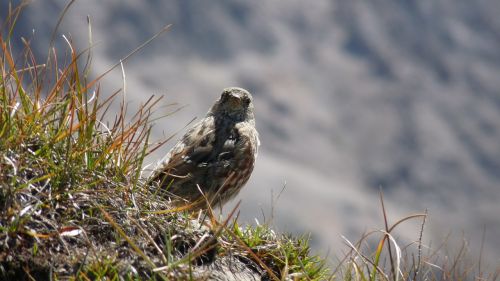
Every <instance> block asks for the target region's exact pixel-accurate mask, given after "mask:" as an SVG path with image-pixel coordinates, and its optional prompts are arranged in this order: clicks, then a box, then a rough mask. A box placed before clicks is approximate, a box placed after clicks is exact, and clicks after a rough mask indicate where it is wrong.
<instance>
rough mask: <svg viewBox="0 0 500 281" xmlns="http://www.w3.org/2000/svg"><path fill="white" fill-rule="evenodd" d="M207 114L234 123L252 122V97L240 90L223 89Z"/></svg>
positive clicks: (232, 88)
mask: <svg viewBox="0 0 500 281" xmlns="http://www.w3.org/2000/svg"><path fill="white" fill-rule="evenodd" d="M209 114H212V115H215V116H219V115H223V116H227V117H229V118H231V119H233V120H234V121H236V122H241V121H253V119H254V116H253V103H252V95H251V94H250V93H249V92H248V91H247V90H245V89H242V88H238V87H230V88H225V89H224V90H223V91H222V94H221V96H220V98H219V99H218V100H217V102H216V103H215V104H214V106H213V107H212V109H211V110H210V112H209Z"/></svg>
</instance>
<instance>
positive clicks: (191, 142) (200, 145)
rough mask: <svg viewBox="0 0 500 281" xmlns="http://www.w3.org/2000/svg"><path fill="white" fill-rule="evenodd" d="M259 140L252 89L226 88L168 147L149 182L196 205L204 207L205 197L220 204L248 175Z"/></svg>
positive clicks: (212, 204)
mask: <svg viewBox="0 0 500 281" xmlns="http://www.w3.org/2000/svg"><path fill="white" fill-rule="evenodd" d="M258 146H259V136H258V133H257V130H256V129H255V119H254V114H253V103H252V96H251V94H250V93H249V92H248V91H246V90H244V89H241V88H236V87H232V88H226V89H224V91H223V92H222V94H221V96H220V98H219V99H218V100H217V101H216V102H215V104H214V105H213V106H212V108H211V109H210V110H209V111H208V113H207V115H206V116H205V118H203V119H202V120H201V121H200V122H198V123H197V124H195V125H194V126H193V127H192V128H191V129H190V130H189V131H188V132H187V133H186V134H185V135H184V136H183V137H182V139H181V140H180V141H179V142H178V143H177V144H176V145H175V146H174V147H173V148H172V149H171V150H170V151H169V153H168V154H167V156H166V157H165V159H164V160H162V162H161V164H160V165H159V167H158V168H157V169H155V172H154V173H153V176H152V178H151V180H150V184H152V185H153V186H154V187H159V188H161V189H162V191H163V192H164V194H167V196H169V197H170V198H172V199H173V201H174V202H184V204H188V203H191V206H192V207H193V208H194V209H199V208H206V207H207V205H206V202H207V200H206V199H208V201H209V203H210V205H211V206H219V205H220V206H222V205H223V204H225V203H226V202H227V201H229V200H230V199H231V198H233V197H234V196H236V194H238V192H239V191H240V190H241V188H242V187H243V186H244V185H245V183H246V182H247V181H248V179H249V178H250V175H251V173H252V171H253V167H254V163H255V158H256V156H257V149H258ZM200 190H201V192H200ZM202 192H203V194H204V195H205V197H206V199H205V198H204V197H203V196H202Z"/></svg>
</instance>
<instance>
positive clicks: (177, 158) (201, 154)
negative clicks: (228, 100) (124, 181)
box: [154, 117, 215, 179]
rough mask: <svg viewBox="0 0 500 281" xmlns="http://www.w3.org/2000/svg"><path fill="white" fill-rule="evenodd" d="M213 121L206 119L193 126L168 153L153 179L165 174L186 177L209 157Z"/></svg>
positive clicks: (210, 118) (211, 148)
mask: <svg viewBox="0 0 500 281" xmlns="http://www.w3.org/2000/svg"><path fill="white" fill-rule="evenodd" d="M214 127H215V126H214V119H213V118H212V117H207V118H204V119H203V120H201V121H200V122H199V123H197V124H195V125H194V126H193V127H192V128H191V129H190V130H189V131H188V132H187V133H186V134H185V135H184V136H183V137H182V139H181V140H180V141H179V142H178V143H177V144H176V145H175V146H174V147H173V148H172V149H171V150H170V151H169V153H168V154H167V156H166V157H165V159H164V160H163V161H162V163H161V165H160V167H159V168H157V169H156V170H157V171H158V172H159V173H158V174H157V175H156V176H155V177H154V178H155V179H157V178H158V177H159V176H161V177H163V176H164V175H165V172H167V173H169V174H171V175H172V176H174V177H179V178H182V177H187V176H189V173H191V172H193V170H194V168H196V166H197V165H198V164H199V163H201V162H203V161H204V160H205V159H206V158H208V157H210V155H211V153H212V150H213V147H212V144H213V140H214V138H215V132H214Z"/></svg>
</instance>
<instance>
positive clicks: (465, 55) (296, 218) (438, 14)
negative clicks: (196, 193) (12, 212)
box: [0, 0, 500, 263]
mask: <svg viewBox="0 0 500 281" xmlns="http://www.w3.org/2000/svg"><path fill="white" fill-rule="evenodd" d="M6 2H8V1H2V2H1V3H0V16H1V17H2V19H3V17H4V15H5V11H6V9H7V3H6ZM65 4H66V3H64V1H55V0H54V1H48V0H47V1H33V2H32V3H31V4H30V5H29V6H28V7H27V10H26V12H25V13H24V14H23V15H22V17H23V18H22V20H20V21H19V23H20V24H19V25H18V26H17V28H18V29H17V30H16V36H14V38H20V36H23V37H25V38H27V39H29V38H33V44H34V46H35V47H37V46H39V49H38V51H39V52H46V50H47V48H46V46H48V44H49V42H50V37H51V35H52V31H53V29H54V26H55V25H56V23H57V20H58V15H59V14H60V13H61V11H62V10H63V8H64V5H65ZM499 13H500V2H498V1H493V0H485V1H474V2H471V1H467V0H443V1H439V2H435V1H430V0H421V1H396V0H376V1H326V0H324V1H314V2H307V3H306V2H304V1H295V0H294V1H287V2H286V3H284V2H280V1H252V2H248V1H218V2H207V1H199V0H198V1H189V2H187V1H182V0H179V1H149V2H142V1H141V2H139V1H132V0H128V1H117V0H115V1H106V2H102V1H96V0H91V1H76V3H75V4H74V5H73V6H72V7H71V8H70V9H69V11H68V15H67V16H66V17H65V18H64V20H63V22H62V23H61V27H60V29H59V30H58V32H57V33H56V37H55V42H56V47H57V46H59V45H60V44H65V43H64V40H63V39H62V34H65V35H66V36H68V37H69V36H71V37H72V38H73V41H74V42H75V43H76V44H77V45H78V46H81V47H82V48H80V49H83V48H84V47H85V46H87V45H88V44H89V40H88V28H87V23H86V22H87V20H86V17H87V15H89V16H90V19H91V22H92V38H93V39H92V40H93V42H94V43H95V44H96V45H95V47H94V48H93V49H92V52H93V55H94V60H93V65H94V66H93V69H94V70H95V73H96V74H99V73H102V72H104V71H105V70H106V69H107V68H109V67H110V66H111V65H113V64H114V63H116V62H117V61H118V60H119V59H120V58H121V57H123V56H125V55H126V54H127V53H128V52H129V51H130V50H132V49H134V48H135V47H136V46H138V45H139V44H141V43H142V42H144V41H145V40H147V39H148V38H149V37H151V36H152V35H153V34H154V33H155V32H157V31H159V30H160V29H161V28H162V27H163V26H164V25H165V24H168V23H172V24H173V27H172V29H171V31H170V32H168V33H167V34H166V35H164V36H162V37H160V38H159V39H157V40H155V41H154V42H153V43H152V44H150V45H149V46H148V47H147V48H146V49H144V50H143V51H142V52H140V53H139V54H136V55H135V56H134V57H132V58H131V59H130V60H129V61H127V62H126V64H125V71H126V80H127V85H126V86H127V88H126V94H127V100H128V101H129V102H130V104H131V106H134V105H138V104H140V102H141V101H144V100H145V99H147V98H148V97H150V96H151V95H164V96H165V98H164V100H163V101H164V102H165V104H169V103H177V104H176V105H174V106H168V107H165V109H164V110H165V113H168V112H171V111H173V110H175V108H176V107H177V108H180V107H183V108H182V110H181V111H179V112H177V113H176V114H174V115H172V116H170V117H168V118H165V119H163V120H160V121H158V122H157V125H156V131H155V132H154V135H155V137H156V138H157V139H160V138H162V137H164V136H169V135H171V134H172V133H174V132H177V131H179V130H181V131H182V129H183V128H184V126H185V125H186V124H187V123H188V122H189V121H190V120H191V119H192V118H193V117H194V116H198V117H201V116H203V115H204V114H205V112H206V111H207V110H208V107H209V106H210V105H211V103H212V102H213V101H214V100H215V99H216V97H217V96H218V95H219V93H220V91H221V90H222V88H224V87H227V86H233V85H238V86H241V87H245V88H247V89H249V90H250V91H251V92H252V93H254V99H255V103H256V105H255V106H256V117H257V122H258V123H257V126H258V129H259V131H260V133H261V141H262V146H261V150H260V153H259V159H258V162H257V167H256V171H255V172H254V175H253V177H252V180H251V182H250V183H249V184H248V185H247V187H246V189H245V190H244V191H243V192H242V193H241V195H240V196H239V197H238V199H242V200H243V202H242V208H241V209H242V212H241V220H242V221H247V222H250V223H251V222H253V221H254V218H255V217H257V218H258V219H259V221H263V220H270V219H271V217H272V219H273V223H274V224H275V225H277V226H278V228H279V229H281V230H285V231H296V232H304V231H312V232H313V241H312V242H313V244H314V245H315V246H316V248H317V249H318V250H319V251H322V252H326V249H328V248H330V249H331V252H333V254H334V255H337V254H339V255H340V254H341V248H340V247H339V246H341V245H342V244H341V239H340V235H341V234H343V235H346V236H347V237H359V236H360V235H361V234H362V232H363V231H365V230H367V229H372V228H380V227H381V225H382V216H381V214H380V213H381V212H380V207H379V202H378V192H379V189H382V190H383V191H384V195H385V198H386V205H387V208H388V212H389V218H390V219H392V220H396V219H398V218H400V217H401V216H403V215H406V214H409V213H415V212H421V211H423V210H424V209H425V208H427V209H428V210H429V213H430V218H429V220H428V224H427V226H426V230H427V232H426V237H425V236H424V240H425V241H428V243H431V242H430V241H432V243H433V245H434V244H437V243H438V242H437V241H442V240H443V238H444V237H445V236H446V235H447V234H448V232H450V231H451V232H452V233H453V235H454V236H455V237H457V240H460V239H461V235H462V232H463V233H465V234H464V236H465V238H466V239H470V247H471V248H472V249H473V250H474V249H476V250H478V249H479V243H480V241H481V236H482V228H483V226H486V242H485V243H486V247H485V255H486V256H487V257H489V258H490V261H491V262H493V263H494V262H498V259H499V256H498V253H499V252H500V241H499V240H498V238H497V237H500V216H499V215H498V214H500V205H499V204H498V202H499V201H500V141H499V140H500V94H499V93H500V78H499V77H500V52H499V51H498V50H499V46H500V36H499V35H500V18H499V17H498V16H497V15H498V14H499ZM18 40H19V42H15V43H16V44H18V45H19V46H20V45H21V40H20V39H18ZM105 83H106V84H105V85H102V86H103V90H106V89H110V90H111V89H118V88H121V87H122V75H121V73H120V71H117V72H113V73H111V74H110V75H109V76H108V77H107V78H106V79H105ZM184 106H186V107H184ZM173 145H174V142H173V141H172V142H171V143H170V145H169V147H170V146H173ZM161 156H162V155H161V152H159V154H158V155H157V158H154V157H152V158H151V159H150V162H151V163H154V161H156V160H157V159H158V158H160V157H161ZM283 186H285V189H284V191H283V193H282V194H281V196H279V199H278V200H273V199H272V196H273V197H274V198H276V197H278V196H277V195H278V194H279V193H280V190H281V189H282V188H283ZM273 201H277V202H275V203H273ZM271 206H273V207H272V208H271ZM271 209H273V210H274V211H271ZM262 213H264V215H265V219H264V218H263V215H262ZM419 228H420V226H419V225H418V223H417V222H415V223H414V225H412V224H406V225H405V226H404V227H403V228H402V229H401V231H400V235H401V236H403V237H407V238H408V240H409V241H411V240H415V239H417V234H418V230H419Z"/></svg>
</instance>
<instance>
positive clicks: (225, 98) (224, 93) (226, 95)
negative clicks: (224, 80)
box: [221, 91, 231, 101]
mask: <svg viewBox="0 0 500 281" xmlns="http://www.w3.org/2000/svg"><path fill="white" fill-rule="evenodd" d="M230 94H231V92H229V91H224V92H222V97H221V100H224V101H225V100H227V99H228V98H229V95H230Z"/></svg>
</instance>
